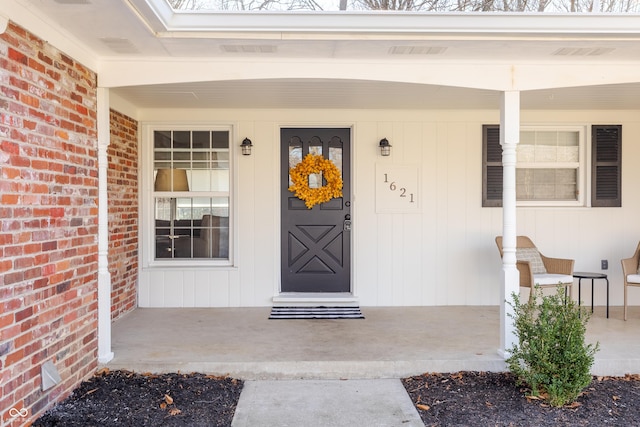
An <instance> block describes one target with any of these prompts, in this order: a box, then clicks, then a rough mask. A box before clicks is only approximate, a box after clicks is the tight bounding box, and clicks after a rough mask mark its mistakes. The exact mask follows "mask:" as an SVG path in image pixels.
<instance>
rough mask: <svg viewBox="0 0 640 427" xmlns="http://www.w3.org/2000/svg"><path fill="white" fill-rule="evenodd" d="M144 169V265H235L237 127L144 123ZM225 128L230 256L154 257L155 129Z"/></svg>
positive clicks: (142, 221) (210, 129) (223, 129)
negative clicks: (227, 162) (227, 156)
mask: <svg viewBox="0 0 640 427" xmlns="http://www.w3.org/2000/svg"><path fill="white" fill-rule="evenodd" d="M141 128H142V132H141V141H142V144H141V146H142V150H141V151H142V153H141V156H142V162H141V163H142V170H141V175H142V176H141V178H142V179H141V181H142V191H141V192H140V195H141V201H140V206H141V214H140V227H139V230H140V234H141V240H140V241H141V242H143V244H144V246H143V247H142V248H141V250H140V257H141V264H142V266H143V267H189V268H190V267H209V268H211V267H215V268H219V267H220V268H222V267H226V268H229V267H235V259H236V256H235V247H236V245H235V242H236V227H235V224H236V222H237V221H236V212H237V209H236V206H235V205H236V204H237V197H236V192H235V189H236V188H237V179H238V174H237V157H238V156H237V154H236V152H237V150H236V144H235V143H234V141H235V139H236V138H235V130H234V126H233V125H231V124H219V123H215V124H208V125H207V124H202V123H197V124H189V123H184V122H147V123H142V124H141ZM167 129H169V130H171V131H226V132H229V258H228V259H216V258H155V213H154V206H155V203H154V196H155V191H154V179H153V178H154V176H153V173H154V143H153V141H154V140H153V137H154V132H155V131H163V130H165V131H166V130H167ZM176 194H178V196H180V195H186V196H187V197H194V195H193V194H191V193H176Z"/></svg>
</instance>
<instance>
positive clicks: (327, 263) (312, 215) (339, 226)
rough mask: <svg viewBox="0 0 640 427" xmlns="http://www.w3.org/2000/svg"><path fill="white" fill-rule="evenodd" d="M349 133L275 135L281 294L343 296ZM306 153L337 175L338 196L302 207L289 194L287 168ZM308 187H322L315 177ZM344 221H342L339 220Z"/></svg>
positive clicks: (348, 241) (348, 208) (324, 131)
mask: <svg viewBox="0 0 640 427" xmlns="http://www.w3.org/2000/svg"><path fill="white" fill-rule="evenodd" d="M350 136H351V130H350V129H342V128H341V129H307V128H302V129H297V128H296V129H293V128H286V129H281V131H280V140H281V160H282V161H281V169H282V171H281V201H282V203H281V206H282V209H281V210H282V266H281V270H282V286H281V290H282V292H349V291H350V290H351V285H350V261H351V252H350V247H351V233H350V225H351V216H350V215H351V201H350V195H351V182H350V179H349V177H350V167H349V165H350V159H349V157H350ZM308 153H312V154H317V155H322V156H323V157H325V158H327V159H329V160H331V161H332V162H333V163H334V164H335V165H336V166H337V167H338V169H339V170H341V172H342V180H343V188H342V194H343V197H341V198H335V199H332V200H330V201H328V202H326V203H322V204H320V205H315V206H313V208H311V209H308V208H307V206H306V205H305V204H304V202H303V201H302V200H300V199H298V198H297V197H296V196H295V195H294V194H293V193H292V192H290V191H289V186H290V184H291V181H290V178H289V168H293V167H295V166H296V165H297V164H298V163H299V162H300V161H302V159H303V158H304V156H306V155H307V154H308ZM310 183H311V185H312V186H313V185H314V183H315V185H318V186H319V185H324V184H325V183H326V182H324V181H323V180H322V177H321V176H312V177H310ZM345 221H346V222H345Z"/></svg>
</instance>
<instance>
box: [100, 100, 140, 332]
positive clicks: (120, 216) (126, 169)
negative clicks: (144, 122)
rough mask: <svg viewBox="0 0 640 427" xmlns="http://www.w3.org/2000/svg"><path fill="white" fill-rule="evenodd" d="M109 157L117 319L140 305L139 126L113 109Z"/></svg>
mask: <svg viewBox="0 0 640 427" xmlns="http://www.w3.org/2000/svg"><path fill="white" fill-rule="evenodd" d="M108 155H109V175H108V178H107V179H108V185H107V187H108V189H109V190H108V191H109V272H110V273H111V319H112V320H115V319H118V318H119V317H121V316H122V315H124V314H126V313H128V312H130V311H131V310H133V309H134V308H135V307H136V306H137V285H138V123H137V122H136V121H134V120H133V119H131V118H130V117H127V116H124V115H122V114H120V113H118V112H116V111H113V110H112V111H111V141H110V144H109V150H108Z"/></svg>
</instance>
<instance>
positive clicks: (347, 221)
mask: <svg viewBox="0 0 640 427" xmlns="http://www.w3.org/2000/svg"><path fill="white" fill-rule="evenodd" d="M342 230H344V231H351V215H349V214H346V215H345V216H344V223H343V225H342Z"/></svg>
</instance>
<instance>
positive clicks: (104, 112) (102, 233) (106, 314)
mask: <svg viewBox="0 0 640 427" xmlns="http://www.w3.org/2000/svg"><path fill="white" fill-rule="evenodd" d="M96 108H97V121H98V362H99V363H107V362H109V361H110V360H111V359H113V352H112V351H111V274H110V273H109V196H108V193H107V173H108V169H109V157H108V154H107V148H108V147H109V140H110V129H109V128H110V125H109V121H110V120H109V89H106V88H102V87H99V88H98V92H97V107H96Z"/></svg>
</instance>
